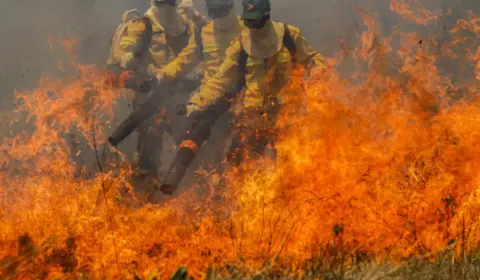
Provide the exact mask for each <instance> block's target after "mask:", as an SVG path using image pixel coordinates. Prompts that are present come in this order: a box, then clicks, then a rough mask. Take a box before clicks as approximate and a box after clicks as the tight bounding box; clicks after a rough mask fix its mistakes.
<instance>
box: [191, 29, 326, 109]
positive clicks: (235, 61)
mask: <svg viewBox="0 0 480 280" xmlns="http://www.w3.org/2000/svg"><path fill="white" fill-rule="evenodd" d="M287 28H288V33H289V35H290V37H291V39H292V41H293V43H294V45H295V49H296V50H295V59H296V61H297V63H298V64H302V65H303V66H305V67H306V68H310V67H320V68H323V67H325V64H324V59H323V57H322V56H321V55H320V54H319V53H317V52H316V51H315V50H314V49H313V48H312V47H310V46H309V44H308V43H307V41H306V39H305V37H304V36H303V35H302V34H301V32H300V30H299V29H298V28H297V27H294V26H291V25H287ZM242 51H243V49H242V43H241V39H240V38H238V39H236V40H234V41H233V43H232V44H231V46H230V47H229V48H228V49H227V51H226V55H225V58H224V59H223V61H224V62H223V63H222V65H221V66H220V67H219V69H218V71H217V73H216V74H215V75H214V76H213V77H211V78H210V79H208V80H206V83H205V84H204V85H203V87H202V88H201V90H200V91H199V92H198V93H196V94H195V95H193V96H192V97H191V98H190V103H191V104H194V105H196V106H195V107H196V109H197V110H205V109H207V108H208V107H209V106H211V105H212V104H214V103H215V102H216V101H217V100H218V99H219V98H221V97H222V96H223V95H225V94H226V93H228V89H229V88H230V87H231V86H232V85H237V83H238V81H239V78H240V74H241V73H240V69H239V59H240V56H241V53H242ZM292 60H293V58H292V56H291V54H290V51H289V50H288V49H287V47H285V46H283V47H282V49H281V50H280V51H279V52H277V53H276V54H275V55H274V56H272V57H268V58H267V59H263V58H255V57H252V56H248V57H247V61H246V76H245V89H244V92H243V94H242V97H241V100H237V102H239V101H240V102H239V104H238V105H239V108H237V109H240V110H243V109H246V108H256V109H258V108H265V107H267V106H269V97H278V96H277V95H278V93H279V92H280V91H281V89H282V88H283V86H284V85H285V84H286V83H287V81H288V80H289V76H290V74H291V73H292V70H293V69H292ZM279 102H280V103H281V100H279ZM197 106H198V107H197ZM193 111H195V110H192V111H190V112H189V113H192V112H193Z"/></svg>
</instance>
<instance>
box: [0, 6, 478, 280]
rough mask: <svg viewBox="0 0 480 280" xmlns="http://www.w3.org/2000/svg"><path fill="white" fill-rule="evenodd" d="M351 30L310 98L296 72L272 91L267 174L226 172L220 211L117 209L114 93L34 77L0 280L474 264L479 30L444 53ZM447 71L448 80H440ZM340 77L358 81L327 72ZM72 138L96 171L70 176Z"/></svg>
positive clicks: (184, 201)
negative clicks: (353, 43)
mask: <svg viewBox="0 0 480 280" xmlns="http://www.w3.org/2000/svg"><path fill="white" fill-rule="evenodd" d="M405 3H406V2H405V1H392V4H391V7H392V9H393V10H396V11H399V12H400V13H401V14H404V15H407V17H408V18H409V19H410V20H413V21H414V22H416V23H418V24H421V25H423V24H428V23H429V22H430V20H431V19H433V18H434V17H435V16H434V13H429V12H426V11H423V10H421V9H416V10H415V9H413V8H411V7H410V6H408V5H406V4H405ZM417 8H418V7H417ZM412 11H416V12H412ZM361 16H362V17H363V19H364V23H365V26H366V30H365V31H364V32H363V33H362V34H360V37H359V42H360V43H361V45H360V46H359V47H358V48H356V49H354V50H353V51H352V53H350V54H347V53H345V52H344V53H339V54H338V57H337V58H329V59H327V62H328V66H329V67H328V68H327V70H325V72H324V73H323V74H322V75H319V76H316V77H314V78H311V79H310V80H309V81H308V82H307V83H304V82H303V81H302V80H301V77H303V72H302V71H303V70H302V69H299V70H298V72H296V73H294V75H293V77H294V78H293V79H292V82H291V83H290V84H289V85H288V86H287V87H286V88H285V89H284V91H283V92H282V94H284V96H285V97H286V100H287V106H286V107H285V108H284V109H283V111H282V112H281V114H280V116H279V119H278V122H277V124H278V127H279V130H280V136H279V140H278V142H277V143H276V145H275V148H276V150H277V159H276V161H272V159H270V158H269V157H265V158H262V159H258V160H254V161H248V162H246V163H245V164H244V165H243V166H242V167H241V168H240V169H231V170H228V171H227V173H226V175H225V176H226V182H227V189H226V190H225V193H224V196H225V198H224V201H223V202H222V203H220V204H215V203H211V201H210V200H211V199H210V198H211V197H210V196H209V195H208V194H207V195H205V194H203V193H202V191H203V189H201V188H202V187H201V186H193V187H192V188H191V189H189V190H187V191H185V192H184V193H182V194H180V195H177V196H176V197H174V198H172V199H169V200H166V201H165V202H164V203H162V204H161V205H148V204H147V205H141V206H138V207H132V206H127V205H125V204H124V203H119V201H120V202H121V201H122V200H123V199H125V198H124V197H123V196H122V195H123V193H122V189H124V188H127V189H128V188H130V185H129V179H128V177H129V175H130V172H131V170H130V167H129V166H128V164H126V163H125V162H123V160H122V159H120V162H115V161H111V160H109V156H108V155H107V156H105V155H106V154H108V153H110V152H115V153H118V151H110V148H108V147H106V148H105V149H102V147H103V145H104V143H105V135H104V133H103V131H104V128H105V127H106V126H108V125H109V120H111V118H112V110H113V109H112V108H113V107H114V105H115V103H116V102H117V101H118V99H119V98H122V97H124V94H123V93H119V92H117V91H115V90H114V89H112V88H109V87H108V86H105V84H104V83H103V77H102V72H101V71H100V70H98V69H96V68H95V67H94V66H88V65H87V66H81V65H78V64H77V63H76V62H75V59H72V60H70V63H69V64H68V66H69V67H70V68H71V69H70V70H72V72H73V73H74V74H73V75H71V74H68V73H67V72H65V73H64V74H65V76H64V77H53V76H48V75H45V76H44V77H43V78H42V79H41V81H40V83H39V86H38V88H37V89H35V90H32V91H26V92H22V93H17V99H18V101H19V105H18V108H17V110H16V111H15V114H16V119H17V120H18V122H21V121H23V120H25V124H26V125H28V126H29V127H31V130H30V131H25V132H24V133H22V134H20V135H18V136H16V137H11V138H6V139H5V141H4V142H3V143H2V145H1V146H0V149H1V150H2V153H3V155H4V156H3V157H0V168H1V169H0V170H1V172H0V190H1V191H0V217H1V219H0V228H1V229H2V230H1V231H0V262H1V263H2V264H3V266H2V271H0V275H2V276H4V275H13V276H15V277H16V278H18V279H28V278H35V277H45V278H47V279H54V278H55V277H63V276H66V275H78V276H80V275H88V276H89V277H90V278H93V279H96V278H101V277H106V278H108V279H116V278H122V277H133V276H134V275H136V276H139V277H142V278H147V277H149V276H152V275H157V277H159V278H167V277H169V276H170V275H171V274H172V273H173V272H174V271H175V270H176V269H177V268H178V267H180V266H182V265H187V266H188V267H189V274H191V275H192V276H193V277H196V278H203V277H205V272H206V270H207V267H209V266H215V267H219V268H221V267H225V266H227V265H231V266H234V267H237V268H241V269H243V270H245V271H248V272H252V273H253V272H255V271H258V270H265V269H268V268H269V267H272V266H274V265H281V266H282V267H289V268H290V270H291V271H300V270H301V269H302V268H303V267H304V266H305V263H306V262H308V260H312V259H315V258H319V257H332V258H334V257H335V256H336V254H338V252H339V250H341V251H342V252H345V254H346V255H347V256H349V259H350V258H353V256H354V255H355V256H356V255H359V254H360V253H363V254H366V255H368V256H370V257H371V258H374V259H377V260H378V261H381V260H383V259H384V258H385V257H387V256H388V258H389V260H394V261H395V260H397V261H400V260H402V259H404V258H408V257H411V256H419V255H428V254H434V252H436V251H438V250H442V249H444V248H446V247H448V246H453V247H454V248H455V249H456V250H457V252H458V253H459V254H460V253H461V251H462V250H467V251H469V250H473V249H475V248H476V244H477V243H478V241H479V239H480V236H479V232H480V231H479V230H478V227H479V226H480V225H479V221H478V219H477V217H478V215H479V211H480V207H479V205H480V201H479V198H478V195H480V193H479V183H480V177H479V174H480V172H479V171H480V148H479V147H478V145H477V141H478V139H480V134H479V133H480V132H479V131H480V121H479V120H480V115H479V112H478V109H477V105H478V101H477V99H476V98H475V95H476V94H478V93H479V81H480V78H479V75H480V74H479V73H480V48H478V43H477V44H476V45H475V44H474V46H476V48H471V47H468V46H471V45H472V44H470V43H471V42H472V40H477V41H476V42H478V39H479V38H480V34H479V30H480V25H479V23H480V18H478V17H475V15H473V14H470V16H469V19H468V20H462V21H459V22H458V23H457V25H456V26H455V27H454V28H453V29H452V30H451V32H450V34H451V36H452V40H449V41H447V42H445V43H444V44H443V45H442V46H441V47H440V44H439V43H438V42H436V41H434V40H433V39H432V40H427V39H423V43H419V41H420V40H421V39H419V35H418V34H415V33H402V32H400V31H397V32H396V33H395V34H393V35H392V36H391V37H389V38H383V37H381V36H380V34H379V31H378V30H379V28H378V26H377V24H376V21H375V18H374V16H371V15H368V14H367V13H365V12H361ZM465 33H468V34H470V35H469V37H468V36H465ZM467 38H468V39H467ZM394 39H395V40H396V41H398V42H399V46H397V47H394V46H392V44H391V42H392V41H393V40H394ZM66 43H67V49H68V50H69V51H70V52H73V51H74V44H73V43H72V42H71V41H68V42H66ZM439 48H440V49H441V51H442V52H441V54H446V57H443V56H442V55H441V54H439V51H438V49H439ZM459 49H460V50H463V53H462V52H459ZM459 59H460V61H462V65H464V66H465V67H464V68H462V69H460V70H461V71H460V70H459V72H458V73H455V72H450V73H448V72H447V73H445V72H444V71H443V68H442V67H440V66H439V65H441V66H444V65H445V64H444V63H448V64H451V65H457V64H455V62H456V61H457V60H459ZM349 60H353V62H354V63H352V61H349ZM342 64H346V65H356V68H355V69H354V70H353V71H352V70H350V71H351V72H354V73H353V74H352V75H344V74H342V72H340V71H337V70H336V69H338V68H341V67H342ZM350 71H348V72H346V73H349V72H350ZM464 73H469V75H464ZM455 74H458V75H457V76H456V75H455ZM460 74H461V75H460ZM299 97H301V98H299ZM299 100H301V102H299ZM73 128H74V129H73ZM72 133H73V134H74V135H75V137H77V138H82V139H85V140H86V141H87V142H88V144H89V146H90V148H91V149H94V150H96V151H97V156H98V165H99V166H98V167H99V168H101V171H102V172H96V174H91V172H87V170H81V171H79V170H78V168H77V166H76V165H75V164H74V163H73V162H72V153H73V154H75V153H77V152H78V151H76V150H75V149H72V142H74V141H73V140H72V139H70V138H69V137H68V136H69V135H72ZM205 176H206V177H208V178H207V181H208V180H211V181H214V178H217V177H218V175H215V174H213V175H212V174H211V173H206V175H205Z"/></svg>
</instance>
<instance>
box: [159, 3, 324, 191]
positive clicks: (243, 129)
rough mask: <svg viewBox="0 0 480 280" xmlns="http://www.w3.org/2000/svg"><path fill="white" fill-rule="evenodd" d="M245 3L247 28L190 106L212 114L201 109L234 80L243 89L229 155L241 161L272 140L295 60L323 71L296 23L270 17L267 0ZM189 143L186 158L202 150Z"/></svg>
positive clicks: (171, 186)
mask: <svg viewBox="0 0 480 280" xmlns="http://www.w3.org/2000/svg"><path fill="white" fill-rule="evenodd" d="M242 6H243V12H242V16H241V17H242V19H243V22H244V25H245V27H244V28H243V29H242V31H241V34H240V36H239V38H237V39H236V40H234V41H233V42H232V44H231V46H230V47H229V48H228V49H227V51H226V54H225V57H224V58H223V63H222V65H221V66H220V67H219V68H218V70H217V71H216V73H215V75H214V76H212V77H211V78H209V79H207V80H205V83H204V84H203V86H202V87H201V89H200V91H199V92H197V93H196V94H194V95H193V96H192V97H191V98H190V100H189V103H188V104H187V106H186V111H187V115H188V116H189V117H191V118H195V116H210V114H202V113H203V112H206V111H208V110H210V109H211V107H212V106H213V107H215V106H216V104H217V102H219V100H222V98H223V97H224V96H225V95H227V94H229V92H228V91H229V89H230V88H231V86H232V85H235V84H236V85H238V86H239V87H238V88H242V91H241V92H240V93H239V95H238V96H236V103H237V104H236V108H235V110H234V113H235V119H236V121H235V131H234V135H235V136H234V138H233V141H232V144H231V146H230V148H229V152H228V155H227V160H228V162H230V163H234V164H237V165H238V164H239V163H240V162H242V161H243V159H244V158H245V156H258V155H259V154H262V153H263V152H264V151H265V149H266V146H267V145H268V143H269V142H271V141H272V140H273V137H272V136H274V135H272V131H274V122H275V117H276V115H277V113H278V110H279V106H281V104H282V100H281V98H279V97H280V96H278V94H279V92H280V91H281V89H282V88H283V86H284V85H285V84H286V83H287V82H288V79H289V76H290V75H291V73H292V70H293V69H294V67H295V65H303V66H304V67H305V68H306V69H307V70H308V73H310V74H317V73H312V72H319V73H321V72H322V71H323V68H324V67H325V64H324V59H323V57H322V56H321V55H320V54H319V53H317V52H316V51H315V50H314V49H312V48H311V47H310V46H309V44H308V43H307V41H306V39H305V37H304V36H303V35H302V34H301V32H300V30H299V29H298V28H297V27H294V26H292V25H287V24H284V23H281V22H276V21H273V20H272V19H271V18H270V11H271V10H270V1H269V0H243V1H242ZM190 144H191V145H190V150H191V152H188V151H187V149H183V151H182V152H183V153H184V157H186V158H188V157H189V156H190V157H191V155H193V154H194V153H195V152H196V149H198V146H197V145H196V144H198V143H190ZM247 151H248V153H247ZM180 152H181V151H179V153H180ZM179 158H180V157H179ZM183 162H185V160H184V159H179V160H178V161H177V163H178V165H177V166H176V167H175V166H173V165H172V167H171V168H170V171H169V174H167V177H166V180H165V181H164V183H163V184H162V185H161V186H160V188H161V191H162V192H163V193H165V194H172V193H173V192H174V191H175V189H176V187H177V186H178V183H179V182H180V180H181V177H182V176H183V174H180V175H172V174H174V173H176V172H177V170H179V169H181V168H179V166H180V165H181V164H182V163H183Z"/></svg>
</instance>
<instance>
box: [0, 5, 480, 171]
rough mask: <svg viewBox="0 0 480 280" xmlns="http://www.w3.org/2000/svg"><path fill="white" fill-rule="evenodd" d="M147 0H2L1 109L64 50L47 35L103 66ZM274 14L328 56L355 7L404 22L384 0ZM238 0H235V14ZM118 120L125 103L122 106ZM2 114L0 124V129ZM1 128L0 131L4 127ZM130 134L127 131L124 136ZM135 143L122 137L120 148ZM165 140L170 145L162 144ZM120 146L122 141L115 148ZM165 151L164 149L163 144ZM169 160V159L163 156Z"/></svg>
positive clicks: (353, 29)
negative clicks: (126, 16)
mask: <svg viewBox="0 0 480 280" xmlns="http://www.w3.org/2000/svg"><path fill="white" fill-rule="evenodd" d="M419 1H420V2H421V3H422V4H424V5H425V6H426V7H427V8H429V9H436V10H440V11H444V12H445V13H446V12H447V11H448V10H449V9H451V13H449V15H448V16H443V17H441V18H440V19H439V20H438V30H435V31H432V32H438V33H442V32H445V30H448V28H449V27H451V26H452V25H453V24H454V23H455V21H456V19H458V18H463V17H465V15H466V11H467V10H473V11H475V12H479V10H480V2H479V1H478V0H419ZM149 2H150V1H149V0H122V1H106V0H42V1H33V0H29V1H14V0H4V1H0V19H1V21H2V24H0V38H1V39H0V41H1V42H2V43H1V44H0V110H1V111H2V112H3V111H6V110H7V109H11V108H12V107H13V103H12V101H13V100H14V94H13V93H14V90H20V91H21V90H25V89H30V88H33V87H35V86H36V84H37V82H38V79H39V78H40V76H41V74H42V73H45V72H55V71H56V70H57V69H58V63H59V60H65V59H67V57H68V55H67V54H66V53H65V52H64V51H63V50H62V49H61V48H59V47H54V48H53V49H51V48H50V47H49V38H53V39H66V40H75V39H79V44H78V46H77V51H78V55H79V62H80V63H88V64H98V65H99V67H101V66H102V65H103V64H104V62H105V60H106V58H107V54H108V48H109V45H108V44H109V40H110V37H111V35H112V33H113V32H114V30H115V28H116V27H117V25H118V23H119V21H120V19H121V15H122V13H123V12H124V11H126V10H127V9H131V8H139V9H140V10H146V9H147V8H148V6H149ZM193 2H194V4H195V6H196V7H197V8H198V10H199V11H200V12H205V3H204V0H194V1H193ZM271 2H272V3H271V4H272V9H273V12H272V17H273V18H274V19H275V20H279V21H284V22H286V23H289V24H293V25H295V26H298V27H299V28H300V29H301V30H302V32H303V33H304V35H305V36H306V38H307V39H308V40H309V42H310V43H311V44H312V45H313V46H314V47H315V48H316V49H317V50H318V51H320V52H321V53H322V54H323V55H325V56H330V55H333V54H334V53H335V52H337V51H338V50H339V48H340V43H342V46H343V47H344V46H345V45H347V46H348V45H354V44H355V42H356V41H357V40H358V39H359V38H358V37H357V36H356V35H358V34H359V33H360V31H361V30H362V28H363V27H362V21H361V17H360V16H359V13H358V10H359V9H362V10H364V11H366V12H368V13H376V17H377V19H379V20H380V25H381V26H382V30H383V31H384V32H385V33H389V32H391V30H392V29H393V28H394V27H395V26H396V25H398V24H399V23H401V22H402V20H401V18H399V16H398V15H397V14H394V13H392V12H391V11H390V7H389V2H390V1H387V0H295V1H291V0H271ZM240 3H241V1H236V10H237V13H240ZM120 111H122V114H120V115H119V119H123V118H122V116H125V115H126V114H128V113H129V109H128V108H126V107H124V108H122V109H120ZM1 124H2V120H1V119H0V131H4V129H6V128H4V127H2V125H1ZM2 134H3V135H5V134H4V133H2ZM130 138H131V137H130ZM130 145H132V146H133V144H132V143H130V144H125V145H123V147H126V146H130ZM166 146H167V147H168V146H169V144H168V143H167V144H166ZM121 148H122V147H121ZM166 152H168V149H167V150H166ZM166 162H168V160H167V161H166Z"/></svg>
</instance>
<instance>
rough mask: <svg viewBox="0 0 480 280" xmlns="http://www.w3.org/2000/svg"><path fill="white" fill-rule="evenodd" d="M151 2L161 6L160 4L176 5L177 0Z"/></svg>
mask: <svg viewBox="0 0 480 280" xmlns="http://www.w3.org/2000/svg"><path fill="white" fill-rule="evenodd" d="M152 4H153V5H155V6H161V5H169V6H177V5H178V1H177V0H163V1H159V0H152Z"/></svg>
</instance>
